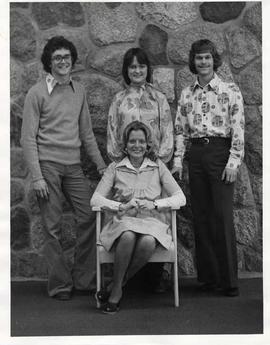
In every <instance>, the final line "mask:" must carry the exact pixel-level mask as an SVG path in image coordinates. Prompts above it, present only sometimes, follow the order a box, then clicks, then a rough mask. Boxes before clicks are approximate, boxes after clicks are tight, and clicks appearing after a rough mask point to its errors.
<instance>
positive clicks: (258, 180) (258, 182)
mask: <svg viewBox="0 0 270 345" xmlns="http://www.w3.org/2000/svg"><path fill="white" fill-rule="evenodd" d="M250 183H251V187H252V191H253V195H254V200H255V202H256V205H257V207H258V208H259V209H261V208H262V197H263V194H262V183H263V180H262V176H258V175H255V174H250Z"/></svg>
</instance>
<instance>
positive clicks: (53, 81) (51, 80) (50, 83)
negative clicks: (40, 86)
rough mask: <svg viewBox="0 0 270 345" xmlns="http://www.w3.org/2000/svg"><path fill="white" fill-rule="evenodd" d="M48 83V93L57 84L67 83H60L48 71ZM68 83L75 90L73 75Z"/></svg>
mask: <svg viewBox="0 0 270 345" xmlns="http://www.w3.org/2000/svg"><path fill="white" fill-rule="evenodd" d="M46 84H47V89H48V93H49V95H50V94H51V93H52V91H53V89H54V88H55V86H56V85H57V84H59V85H63V84H66V83H60V82H59V81H57V80H56V79H55V78H54V77H53V76H52V75H51V74H50V73H48V74H47V76H46ZM67 84H70V85H71V87H72V89H73V91H74V86H73V80H72V78H71V77H70V78H69V82H68V83H67Z"/></svg>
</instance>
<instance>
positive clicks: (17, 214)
mask: <svg viewBox="0 0 270 345" xmlns="http://www.w3.org/2000/svg"><path fill="white" fill-rule="evenodd" d="M29 245H30V220H29V216H28V214H27V212H26V210H25V208H23V207H20V206H17V207H15V208H12V209H11V248H12V249H14V250H22V249H25V248H28V247H29Z"/></svg>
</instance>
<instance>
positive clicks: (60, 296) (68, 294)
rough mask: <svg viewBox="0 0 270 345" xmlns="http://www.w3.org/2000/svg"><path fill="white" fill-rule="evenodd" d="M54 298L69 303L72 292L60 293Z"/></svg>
mask: <svg viewBox="0 0 270 345" xmlns="http://www.w3.org/2000/svg"><path fill="white" fill-rule="evenodd" d="M53 297H54V298H56V299H58V300H59V301H68V300H70V299H71V292H70V291H60V292H58V293H57V294H56V295H54V296H53Z"/></svg>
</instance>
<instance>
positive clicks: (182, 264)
mask: <svg viewBox="0 0 270 345" xmlns="http://www.w3.org/2000/svg"><path fill="white" fill-rule="evenodd" d="M177 255H178V267H179V268H178V270H179V273H180V274H181V275H194V274H195V273H196V270H195V268H194V260H193V255H192V252H191V251H189V250H187V249H186V248H185V247H184V246H182V245H181V243H178V248H177Z"/></svg>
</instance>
